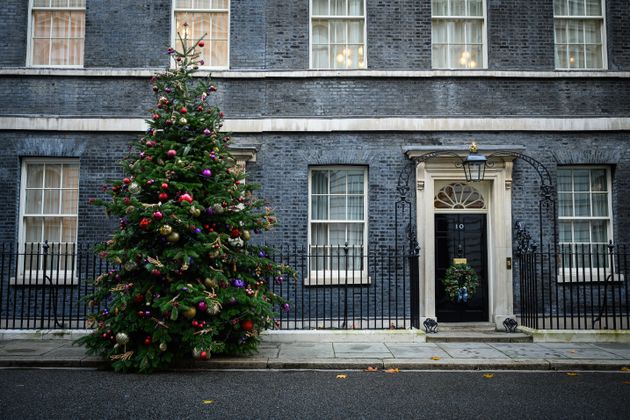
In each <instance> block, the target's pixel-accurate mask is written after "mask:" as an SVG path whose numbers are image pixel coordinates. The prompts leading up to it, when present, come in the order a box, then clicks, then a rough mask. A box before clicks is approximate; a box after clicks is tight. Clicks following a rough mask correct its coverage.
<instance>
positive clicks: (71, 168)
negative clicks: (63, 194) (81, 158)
mask: <svg viewBox="0 0 630 420" xmlns="http://www.w3.org/2000/svg"><path fill="white" fill-rule="evenodd" d="M63 187H64V188H79V167H78V166H77V165H64V167H63Z"/></svg>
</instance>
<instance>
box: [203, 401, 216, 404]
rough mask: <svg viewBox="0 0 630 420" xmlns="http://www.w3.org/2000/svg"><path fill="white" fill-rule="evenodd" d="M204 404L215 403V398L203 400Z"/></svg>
mask: <svg viewBox="0 0 630 420" xmlns="http://www.w3.org/2000/svg"><path fill="white" fill-rule="evenodd" d="M203 403H204V404H214V400H203Z"/></svg>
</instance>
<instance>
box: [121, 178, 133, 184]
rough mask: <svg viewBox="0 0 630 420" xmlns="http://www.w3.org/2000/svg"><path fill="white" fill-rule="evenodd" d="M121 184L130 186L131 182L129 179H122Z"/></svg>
mask: <svg viewBox="0 0 630 420" xmlns="http://www.w3.org/2000/svg"><path fill="white" fill-rule="evenodd" d="M123 184H127V185H129V184H131V180H130V179H129V178H124V179H123Z"/></svg>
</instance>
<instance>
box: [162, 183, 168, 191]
mask: <svg viewBox="0 0 630 420" xmlns="http://www.w3.org/2000/svg"><path fill="white" fill-rule="evenodd" d="M162 189H163V190H168V184H167V183H166V182H163V183H162Z"/></svg>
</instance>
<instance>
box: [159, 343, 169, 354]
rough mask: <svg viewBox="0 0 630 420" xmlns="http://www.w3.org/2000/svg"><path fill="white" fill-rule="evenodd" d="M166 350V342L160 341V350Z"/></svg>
mask: <svg viewBox="0 0 630 420" xmlns="http://www.w3.org/2000/svg"><path fill="white" fill-rule="evenodd" d="M166 350H168V346H167V345H166V343H160V351H161V352H165V351H166Z"/></svg>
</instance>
